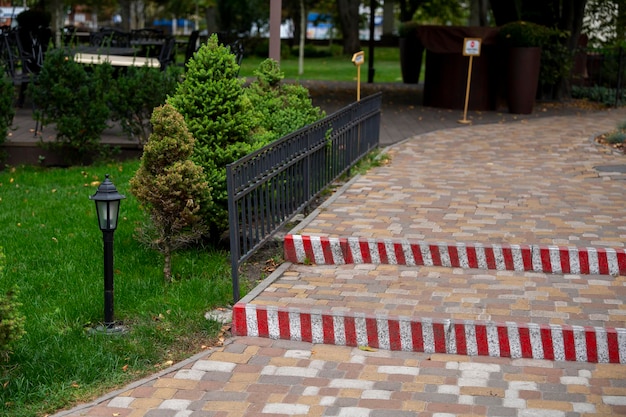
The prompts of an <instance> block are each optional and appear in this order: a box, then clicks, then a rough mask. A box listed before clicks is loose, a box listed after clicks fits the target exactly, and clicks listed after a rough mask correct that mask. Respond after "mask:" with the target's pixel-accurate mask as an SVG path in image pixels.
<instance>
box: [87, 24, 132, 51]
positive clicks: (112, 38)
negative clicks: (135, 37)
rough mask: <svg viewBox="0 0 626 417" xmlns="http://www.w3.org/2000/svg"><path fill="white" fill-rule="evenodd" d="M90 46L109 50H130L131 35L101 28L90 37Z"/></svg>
mask: <svg viewBox="0 0 626 417" xmlns="http://www.w3.org/2000/svg"><path fill="white" fill-rule="evenodd" d="M89 44H90V45H91V46H100V47H108V48H111V47H113V48H128V47H130V34H129V33H127V32H122V31H120V30H117V29H114V28H101V29H100V30H99V31H98V32H94V33H92V34H91V35H90V37H89Z"/></svg>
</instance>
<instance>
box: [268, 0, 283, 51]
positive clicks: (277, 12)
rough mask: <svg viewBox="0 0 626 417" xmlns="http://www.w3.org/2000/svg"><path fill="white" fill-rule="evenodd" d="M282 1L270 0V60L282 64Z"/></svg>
mask: <svg viewBox="0 0 626 417" xmlns="http://www.w3.org/2000/svg"><path fill="white" fill-rule="evenodd" d="M281 3H282V1H281V0H270V56H269V57H270V58H271V59H273V60H274V61H276V62H278V63H280V17H281V11H282V5H281Z"/></svg>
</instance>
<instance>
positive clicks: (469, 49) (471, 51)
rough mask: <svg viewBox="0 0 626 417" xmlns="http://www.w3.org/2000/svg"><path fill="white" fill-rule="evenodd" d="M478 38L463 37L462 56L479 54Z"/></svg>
mask: <svg viewBox="0 0 626 417" xmlns="http://www.w3.org/2000/svg"><path fill="white" fill-rule="evenodd" d="M480 41H481V40H480V39H477V38H465V39H464V40H463V55H464V56H480Z"/></svg>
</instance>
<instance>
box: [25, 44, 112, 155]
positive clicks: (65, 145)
mask: <svg viewBox="0 0 626 417" xmlns="http://www.w3.org/2000/svg"><path fill="white" fill-rule="evenodd" d="M112 83H113V68H112V67H111V65H109V64H102V65H94V66H92V67H91V68H89V71H87V68H86V66H85V65H82V64H79V63H77V62H74V61H73V60H72V59H71V57H69V56H68V55H67V53H66V52H65V51H64V50H62V49H57V50H54V51H50V52H49V53H48V54H47V55H46V59H45V61H44V65H43V68H42V69H41V73H40V74H39V77H38V82H37V84H36V85H35V84H31V85H30V86H29V89H30V93H31V95H32V97H33V100H34V102H35V105H36V112H37V113H38V116H39V117H40V118H42V120H43V122H44V124H48V123H54V124H55V129H56V140H55V141H53V142H41V143H40V145H41V146H42V147H44V148H48V149H54V150H58V151H60V152H62V154H63V155H64V157H65V158H66V162H67V163H69V164H81V163H88V162H91V161H92V160H93V158H95V157H97V156H99V154H100V153H101V151H102V145H101V141H100V136H101V134H102V132H103V131H104V129H106V127H107V121H108V120H109V116H110V111H109V108H108V106H107V100H108V92H109V89H110V87H111V85H112Z"/></svg>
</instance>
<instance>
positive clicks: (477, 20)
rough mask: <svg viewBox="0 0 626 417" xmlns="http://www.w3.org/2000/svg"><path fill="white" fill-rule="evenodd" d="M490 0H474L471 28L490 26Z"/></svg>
mask: <svg viewBox="0 0 626 417" xmlns="http://www.w3.org/2000/svg"><path fill="white" fill-rule="evenodd" d="M488 6H489V4H488V0H472V1H471V4H470V18H469V25H470V26H488V22H487V12H488Z"/></svg>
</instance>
